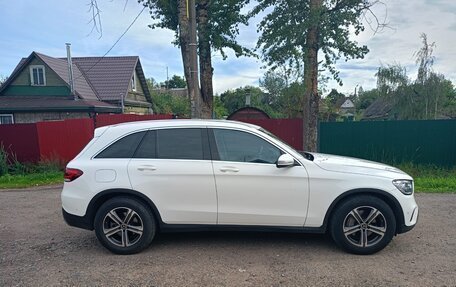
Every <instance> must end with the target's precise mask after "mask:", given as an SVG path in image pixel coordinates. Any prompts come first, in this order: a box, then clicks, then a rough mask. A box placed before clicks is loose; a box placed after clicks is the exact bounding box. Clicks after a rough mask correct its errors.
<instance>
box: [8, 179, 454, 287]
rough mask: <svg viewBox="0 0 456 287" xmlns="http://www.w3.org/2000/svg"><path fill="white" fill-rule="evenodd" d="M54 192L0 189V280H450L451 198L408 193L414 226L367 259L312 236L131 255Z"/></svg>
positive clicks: (170, 239)
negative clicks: (65, 213)
mask: <svg viewBox="0 0 456 287" xmlns="http://www.w3.org/2000/svg"><path fill="white" fill-rule="evenodd" d="M59 196H60V189H59V188H58V187H57V188H55V187H54V188H42V189H38V190H29V191H0V286H16V285H18V286H55V285H64V286H68V285H70V286H75V285H76V286H87V285H90V286H95V285H97V286H99V285H102V286H120V285H122V286H142V285H148V286H316V285H318V286H456V219H455V218H456V195H448V194H438V195H437V194H417V196H416V197H417V201H418V204H419V205H420V208H421V210H420V211H421V213H420V218H419V222H418V225H417V227H416V228H415V229H414V230H412V231H411V232H409V233H406V234H402V235H399V236H397V237H395V238H394V239H393V241H392V242H391V244H390V245H389V246H388V247H387V248H386V249H384V250H383V251H381V252H380V253H377V254H375V255H371V256H356V255H351V254H347V253H344V252H343V251H341V250H339V249H338V248H336V247H335V245H334V244H333V243H332V241H331V240H330V239H329V238H328V237H326V236H322V235H306V234H284V233H230V232H217V233H187V234H185V233H181V234H163V235H158V237H156V238H155V240H154V242H153V244H152V246H151V247H150V248H148V249H147V250H145V251H143V252H142V253H140V254H137V255H130V256H119V255H114V254H111V253H110V252H108V251H107V250H106V249H104V248H103V247H102V246H101V245H100V244H99V243H98V242H97V240H96V237H95V234H94V233H93V232H90V231H85V230H82V229H77V228H73V227H70V226H67V225H66V224H65V222H64V221H63V218H62V216H61V209H60V198H59Z"/></svg>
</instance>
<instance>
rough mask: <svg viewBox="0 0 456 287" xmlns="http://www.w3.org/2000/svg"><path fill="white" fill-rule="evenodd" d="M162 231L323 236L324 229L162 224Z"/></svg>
mask: <svg viewBox="0 0 456 287" xmlns="http://www.w3.org/2000/svg"><path fill="white" fill-rule="evenodd" d="M160 231H161V232H163V233H170V232H205V231H244V232H246V231H249V232H283V233H317V234H323V233H325V232H326V230H325V229H324V228H323V227H290V226H249V225H209V224H207V225H206V224H166V223H161V224H160Z"/></svg>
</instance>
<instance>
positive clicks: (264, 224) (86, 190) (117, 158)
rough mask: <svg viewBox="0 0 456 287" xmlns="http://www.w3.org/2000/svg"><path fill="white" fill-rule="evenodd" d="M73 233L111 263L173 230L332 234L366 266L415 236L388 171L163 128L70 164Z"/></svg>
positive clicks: (206, 126)
mask: <svg viewBox="0 0 456 287" xmlns="http://www.w3.org/2000/svg"><path fill="white" fill-rule="evenodd" d="M62 206H63V216H64V218H65V220H66V222H67V223H68V224H69V225H72V226H76V227H80V228H85V229H89V230H93V229H95V233H96V235H97V237H98V239H99V240H100V242H101V243H102V244H103V246H105V247H106V248H108V249H109V250H111V251H112V252H114V253H118V254H131V253H135V252H139V251H141V250H142V249H144V248H146V247H147V246H148V245H149V244H150V243H151V242H152V239H153V238H154V235H155V234H156V233H157V232H158V231H160V232H166V231H171V230H221V229H222V230H227V229H229V230H233V229H237V230H245V229H249V230H261V231H293V232H313V233H324V232H330V234H331V236H332V238H333V239H334V241H335V242H336V243H337V244H338V245H339V246H340V247H342V248H343V249H345V250H347V251H349V252H352V253H357V254H371V253H374V252H377V251H379V250H381V249H383V248H384V247H385V246H386V245H387V244H388V243H389V242H390V241H391V239H392V238H393V236H394V235H396V234H398V233H403V232H406V231H408V230H410V229H412V228H413V227H414V225H415V224H416V222H417V218H418V206H417V204H416V202H415V199H414V196H413V179H412V178H411V177H410V176H409V175H407V174H405V173H404V172H402V171H400V170H399V169H396V168H394V167H390V166H387V165H383V164H379V163H375V162H370V161H365V160H360V159H354V158H347V157H340V156H330V155H325V154H318V153H303V154H301V153H298V152H297V151H295V150H294V149H293V148H291V147H290V146H288V145H287V144H285V143H283V142H282V141H280V140H279V139H277V138H276V137H275V136H274V135H272V134H270V133H269V132H267V131H265V130H263V129H262V128H260V127H258V126H254V125H250V124H245V123H240V122H231V121H210V120H207V121H205V120H166V121H147V122H135V123H127V124H119V125H113V126H107V127H102V128H98V129H96V130H95V136H94V138H93V139H92V140H91V141H90V143H89V144H88V145H87V146H86V147H85V148H84V150H82V151H81V153H80V154H79V155H78V156H76V158H75V159H73V160H72V161H71V162H69V163H68V166H67V168H66V172H65V185H64V187H63V191H62Z"/></svg>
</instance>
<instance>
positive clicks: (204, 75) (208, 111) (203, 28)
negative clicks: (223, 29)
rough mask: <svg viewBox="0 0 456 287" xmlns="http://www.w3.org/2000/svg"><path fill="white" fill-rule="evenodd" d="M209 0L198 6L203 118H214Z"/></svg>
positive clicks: (203, 0)
mask: <svg viewBox="0 0 456 287" xmlns="http://www.w3.org/2000/svg"><path fill="white" fill-rule="evenodd" d="M209 5H210V3H209V0H199V1H198V6H197V11H196V13H197V21H198V48H199V67H200V83H201V98H202V105H203V106H202V114H201V115H202V118H206V119H210V118H212V109H213V97H214V90H213V86H212V75H213V68H212V58H211V44H210V42H209V33H208V8H209V7H208V6H209Z"/></svg>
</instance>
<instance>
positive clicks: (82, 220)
mask: <svg viewBox="0 0 456 287" xmlns="http://www.w3.org/2000/svg"><path fill="white" fill-rule="evenodd" d="M62 214H63V219H65V222H66V223H67V224H68V225H70V226H74V227H78V228H82V229H87V230H93V222H92V220H90V218H88V216H87V215H85V216H77V215H74V214H70V213H68V212H66V211H65V209H63V208H62Z"/></svg>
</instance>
